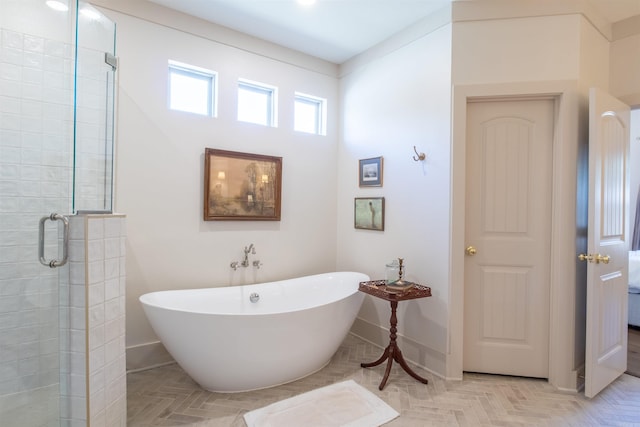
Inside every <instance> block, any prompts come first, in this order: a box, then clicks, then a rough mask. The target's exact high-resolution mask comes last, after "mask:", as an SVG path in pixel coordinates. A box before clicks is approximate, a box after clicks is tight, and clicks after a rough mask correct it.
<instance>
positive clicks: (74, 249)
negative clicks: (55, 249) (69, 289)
mask: <svg viewBox="0 0 640 427" xmlns="http://www.w3.org/2000/svg"><path fill="white" fill-rule="evenodd" d="M69 261H70V262H79V263H83V264H84V261H85V251H84V241H82V240H74V239H69ZM83 273H84V271H83ZM83 276H84V275H83ZM76 283H77V282H76Z"/></svg>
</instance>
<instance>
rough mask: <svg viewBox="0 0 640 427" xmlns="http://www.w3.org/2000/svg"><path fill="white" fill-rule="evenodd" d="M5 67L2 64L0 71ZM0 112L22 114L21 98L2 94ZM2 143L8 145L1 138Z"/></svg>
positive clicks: (0, 142)
mask: <svg viewBox="0 0 640 427" xmlns="http://www.w3.org/2000/svg"><path fill="white" fill-rule="evenodd" d="M3 68H4V67H3V66H1V65H0V73H2V71H1V70H2V69H3ZM0 112H1V113H13V114H20V100H19V99H18V98H13V97H10V96H0ZM0 144H2V145H6V144H5V141H4V139H2V140H0Z"/></svg>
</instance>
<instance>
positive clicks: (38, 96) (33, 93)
mask: <svg viewBox="0 0 640 427" xmlns="http://www.w3.org/2000/svg"><path fill="white" fill-rule="evenodd" d="M20 94H21V95H22V98H24V99H29V100H37V101H40V100H42V99H43V97H42V96H43V91H42V85H40V84H34V83H21V84H20Z"/></svg>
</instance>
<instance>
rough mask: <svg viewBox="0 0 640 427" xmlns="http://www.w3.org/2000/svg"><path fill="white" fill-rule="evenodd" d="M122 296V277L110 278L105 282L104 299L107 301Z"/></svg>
mask: <svg viewBox="0 0 640 427" xmlns="http://www.w3.org/2000/svg"><path fill="white" fill-rule="evenodd" d="M119 296H120V279H119V278H117V277H116V278H114V279H108V280H107V281H105V284H104V299H105V301H108V300H111V299H114V298H118V297H119Z"/></svg>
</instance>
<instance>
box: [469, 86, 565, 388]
mask: <svg viewBox="0 0 640 427" xmlns="http://www.w3.org/2000/svg"><path fill="white" fill-rule="evenodd" d="M553 117H554V102H553V100H552V99H527V100H509V101H507V100H501V101H495V102H494V101H486V102H473V103H469V104H468V106H467V145H466V153H467V157H466V165H467V171H466V176H467V181H466V214H465V217H466V223H465V227H466V229H465V238H466V240H467V245H468V248H467V257H466V261H465V288H464V292H465V294H464V301H465V304H464V355H463V369H464V370H465V371H473V372H487V373H495V374H505V375H520V376H529V377H542V378H546V377H548V374H549V291H550V273H549V272H550V249H551V186H552V155H553V129H554V120H553Z"/></svg>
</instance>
